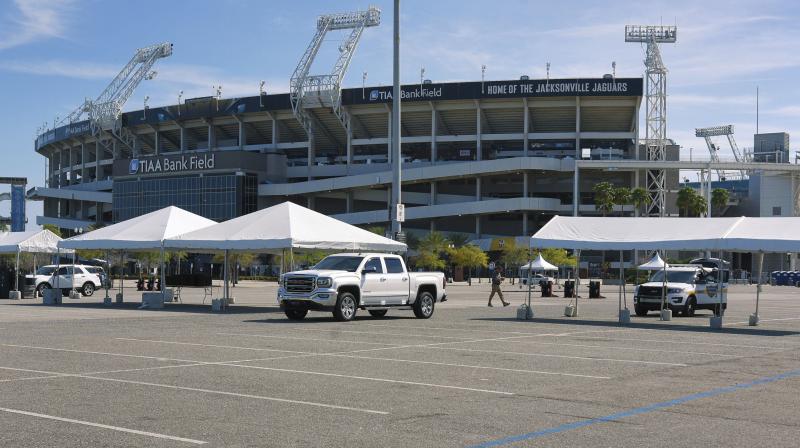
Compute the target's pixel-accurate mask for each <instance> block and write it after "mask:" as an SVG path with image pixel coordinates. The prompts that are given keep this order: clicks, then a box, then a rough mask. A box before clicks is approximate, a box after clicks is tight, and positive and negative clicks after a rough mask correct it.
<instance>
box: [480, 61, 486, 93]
mask: <svg viewBox="0 0 800 448" xmlns="http://www.w3.org/2000/svg"><path fill="white" fill-rule="evenodd" d="M485 77H486V64H483V65H481V93H483V81H484V78H485Z"/></svg>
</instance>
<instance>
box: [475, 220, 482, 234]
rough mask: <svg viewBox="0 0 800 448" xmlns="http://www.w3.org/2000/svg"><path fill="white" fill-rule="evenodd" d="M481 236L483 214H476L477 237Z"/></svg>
mask: <svg viewBox="0 0 800 448" xmlns="http://www.w3.org/2000/svg"><path fill="white" fill-rule="evenodd" d="M480 237H481V215H476V216H475V239H478V238H480Z"/></svg>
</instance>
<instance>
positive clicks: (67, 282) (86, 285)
mask: <svg viewBox="0 0 800 448" xmlns="http://www.w3.org/2000/svg"><path fill="white" fill-rule="evenodd" d="M89 268H95V266H86V265H80V264H76V265H61V266H55V265H50V266H42V267H40V268H39V269H38V270H37V271H36V273H35V274H31V275H27V276H26V277H27V278H28V279H31V280H32V283H33V285H34V288H35V290H36V292H37V293H38V294H39V295H43V291H44V290H45V289H51V288H60V289H61V291H62V293H63V294H64V295H69V291H70V290H72V289H75V290H77V291H79V292H80V293H81V294H82V295H83V296H85V297H89V296H91V295H92V294H94V292H95V291H96V290H97V289H99V288H102V287H103V282H102V281H101V280H100V276H99V275H98V274H96V273H92V272H90V271H89ZM56 269H58V272H57V273H56ZM73 269H74V270H73ZM73 274H74V275H73Z"/></svg>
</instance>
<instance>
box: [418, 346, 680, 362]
mask: <svg viewBox="0 0 800 448" xmlns="http://www.w3.org/2000/svg"><path fill="white" fill-rule="evenodd" d="M431 348H433V349H437V350H453V351H461V352H475V353H492V354H496V355H521V356H536V357H544V358H564V359H580V360H585V361H608V362H621V363H632V364H652V365H660V366H673V367H688V366H689V365H688V364H683V363H675V362H660V361H639V360H635V359H617V358H593V357H590V356H569V355H551V354H547V353H526V352H505V351H497V350H479V349H473V348H457V347H431Z"/></svg>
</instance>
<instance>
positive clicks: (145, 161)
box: [29, 75, 679, 238]
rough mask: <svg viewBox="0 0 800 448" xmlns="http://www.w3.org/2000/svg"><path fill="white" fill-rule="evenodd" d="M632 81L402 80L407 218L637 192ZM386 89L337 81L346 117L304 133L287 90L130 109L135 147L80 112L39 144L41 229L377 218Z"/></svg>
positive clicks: (568, 204)
mask: <svg viewBox="0 0 800 448" xmlns="http://www.w3.org/2000/svg"><path fill="white" fill-rule="evenodd" d="M642 84H643V81H642V79H641V78H625V79H622V78H612V77H610V76H608V75H607V76H604V77H600V78H588V79H586V78H584V79H549V80H548V79H540V80H530V79H527V78H526V77H523V78H521V79H519V80H510V81H486V82H457V83H439V84H435V83H430V82H428V81H425V82H423V83H421V84H416V85H405V86H403V87H402V92H403V102H402V117H401V120H402V121H401V122H402V129H401V133H402V154H403V185H402V189H403V203H404V204H405V205H406V222H405V224H404V228H405V229H406V230H408V231H410V232H415V231H428V230H431V229H436V230H439V231H443V232H457V233H463V234H467V235H469V236H470V237H471V238H490V237H511V236H522V235H530V234H531V233H532V232H534V231H535V230H536V229H538V228H539V227H540V226H542V225H543V224H544V223H546V222H547V220H549V218H550V217H551V216H553V215H557V214H567V215H573V214H580V215H591V214H596V213H597V212H596V211H595V207H594V204H593V194H592V188H593V186H594V185H595V184H596V183H598V182H602V181H609V182H612V183H614V184H616V185H618V186H626V187H635V186H642V187H643V186H644V181H645V177H646V176H645V170H646V169H648V168H652V167H651V166H649V165H646V164H639V165H636V164H632V165H631V167H626V168H622V169H621V168H620V167H619V164H620V163H623V164H624V163H625V162H634V161H637V160H641V159H644V158H645V153H644V150H643V149H642V148H641V145H640V144H639V140H640V135H639V115H640V107H641V105H642V96H643V85H642ZM391 92H392V90H391V87H389V86H381V87H364V88H355V89H343V90H342V96H341V104H342V107H343V108H344V110H345V111H346V114H344V116H346V117H347V122H342V120H340V118H339V116H338V115H337V114H335V113H334V112H333V111H332V110H331V108H330V107H325V106H323V105H322V104H319V105H317V106H314V105H306V107H307V111H309V112H310V114H311V117H312V120H311V130H312V132H310V133H309V134H307V133H306V132H305V131H304V129H303V126H302V125H301V124H300V122H299V121H298V120H297V119H296V118H295V115H294V114H293V113H292V108H291V103H290V98H289V95H288V94H273V95H266V94H263V95H258V96H253V97H245V98H235V99H218V98H215V97H207V98H196V99H190V100H186V101H185V102H183V103H182V104H177V105H171V106H166V107H154V108H147V109H144V110H138V111H132V112H127V113H124V114H123V115H122V116H121V118H120V120H119V123H120V124H121V126H123V127H125V128H127V130H128V131H129V132H130V133H131V134H132V135H133V136H134V138H133V139H132V142H133V144H132V145H129V144H124V143H123V141H121V140H115V139H108V140H105V141H100V140H98V139H97V138H95V137H93V134H92V132H91V129H90V124H89V122H88V121H82V122H77V123H72V124H68V125H65V126H62V127H59V128H56V129H54V130H50V131H49V132H47V133H45V134H43V135H41V136H39V138H37V140H36V144H35V145H36V151H37V152H38V153H40V154H41V155H42V156H44V157H45V158H46V164H47V167H46V172H47V179H46V184H45V186H44V187H39V188H35V189H34V190H33V191H31V192H30V193H29V196H30V197H31V198H33V199H40V200H43V201H44V213H43V215H42V216H39V217H37V223H38V224H55V225H57V226H59V227H61V228H63V229H65V230H66V231H67V233H69V231H70V230H71V229H75V228H85V227H88V226H89V225H92V224H108V223H112V222H117V221H121V220H124V219H128V218H131V217H134V216H138V215H141V214H144V213H147V212H150V211H153V210H156V209H158V208H161V207H164V206H166V205H176V206H179V207H182V208H185V209H187V210H189V211H192V212H195V213H198V214H201V215H203V216H206V217H208V218H211V219H214V220H218V221H222V220H225V219H229V218H232V217H235V216H239V215H242V214H246V213H249V212H252V211H254V210H256V209H260V208H264V207H267V206H270V205H273V204H276V203H280V202H283V201H286V200H290V201H293V202H296V203H298V204H301V205H304V206H308V207H310V208H312V209H314V210H317V211H320V212H322V213H325V214H328V215H331V216H334V217H336V218H339V219H342V220H343V221H346V222H349V223H353V224H357V225H364V226H385V225H386V224H387V223H388V221H389V208H390V206H389V204H390V198H391V194H390V193H391V191H390V189H391V179H392V173H391V166H392V165H391V164H392V160H391V154H390V151H389V148H390V138H391V129H390V126H391V102H392V95H391ZM309 106H311V107H309ZM642 137H643V136H642ZM637 148H638V150H637ZM668 160H675V161H677V160H678V148H677V146H674V145H673V146H671V147H669V148H668ZM666 169H667V170H668V171H667V181H668V187H669V189H670V190H671V191H674V190H677V187H678V183H679V180H678V177H679V170H678V169H677V167H671V168H669V167H667V168H666ZM667 203H668V204H674V200H669V199H668V200H667ZM668 211H670V212H672V211H673V210H668ZM619 213H624V214H628V215H630V214H632V213H634V212H633V210H632V207H628V208H627V209H626V210H620V211H619Z"/></svg>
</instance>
